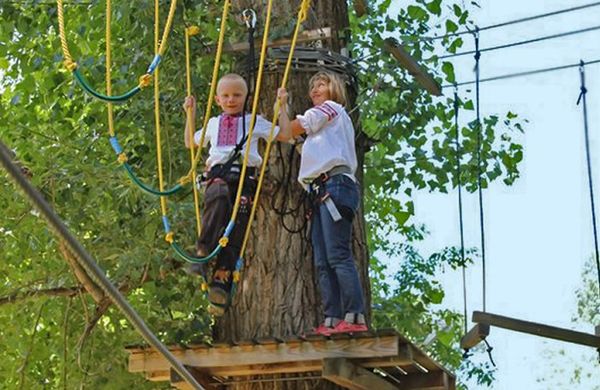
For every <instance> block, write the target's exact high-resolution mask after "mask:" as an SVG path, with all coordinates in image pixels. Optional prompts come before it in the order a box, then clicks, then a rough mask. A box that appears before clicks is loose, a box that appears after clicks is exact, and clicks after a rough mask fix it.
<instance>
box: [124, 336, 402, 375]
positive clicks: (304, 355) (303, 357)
mask: <svg viewBox="0 0 600 390" xmlns="http://www.w3.org/2000/svg"><path fill="white" fill-rule="evenodd" d="M171 351H172V353H173V354H174V355H175V356H176V357H177V359H179V360H180V361H181V362H183V364H185V365H188V366H193V367H197V368H210V369H216V368H224V367H237V366H257V365H269V364H281V363H302V362H311V361H315V360H322V359H325V358H335V357H345V358H376V357H379V358H381V357H391V356H398V354H399V336H397V335H396V336H385V337H377V338H365V339H346V340H321V341H313V342H289V343H278V344H268V345H239V346H231V347H222V348H210V349H207V348H202V347H198V348H194V347H191V348H190V349H187V350H183V349H181V348H173V349H172V350H171ZM129 352H130V355H129V371H130V372H152V371H165V370H168V369H169V365H168V362H167V361H166V360H165V359H164V358H162V356H161V355H160V354H158V353H156V352H155V351H154V350H150V349H148V350H130V351H129ZM257 374H258V373H257Z"/></svg>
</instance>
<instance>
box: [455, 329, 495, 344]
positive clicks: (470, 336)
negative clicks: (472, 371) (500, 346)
mask: <svg viewBox="0 0 600 390" xmlns="http://www.w3.org/2000/svg"><path fill="white" fill-rule="evenodd" d="M489 335H490V326H489V325H486V324H475V326H474V327H472V328H471V330H470V331H469V332H468V333H467V334H466V335H464V336H463V337H462V338H461V339H460V347H461V348H462V349H471V348H473V347H474V346H476V345H477V344H479V343H480V342H482V341H483V340H484V339H485V338H486V337H487V336H489Z"/></svg>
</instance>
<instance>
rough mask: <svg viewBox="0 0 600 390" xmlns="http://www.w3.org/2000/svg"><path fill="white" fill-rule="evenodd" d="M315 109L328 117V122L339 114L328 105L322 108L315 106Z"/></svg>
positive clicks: (321, 106) (325, 104)
mask: <svg viewBox="0 0 600 390" xmlns="http://www.w3.org/2000/svg"><path fill="white" fill-rule="evenodd" d="M315 108H316V109H317V110H319V111H321V112H322V113H323V114H325V115H327V120H328V121H331V120H333V118H335V117H336V116H337V115H338V113H337V111H336V110H335V108H333V107H331V106H330V105H329V104H327V103H323V104H321V105H320V106H315Z"/></svg>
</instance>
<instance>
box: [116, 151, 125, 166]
mask: <svg viewBox="0 0 600 390" xmlns="http://www.w3.org/2000/svg"><path fill="white" fill-rule="evenodd" d="M117 161H118V162H119V163H120V164H125V163H126V162H127V155H126V154H125V153H120V154H119V156H118V157H117Z"/></svg>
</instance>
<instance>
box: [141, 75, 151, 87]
mask: <svg viewBox="0 0 600 390" xmlns="http://www.w3.org/2000/svg"><path fill="white" fill-rule="evenodd" d="M151 83H152V75H151V74H149V73H146V74H145V75H143V76H141V77H140V88H146V87H147V86H149V85H150V84H151Z"/></svg>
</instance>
